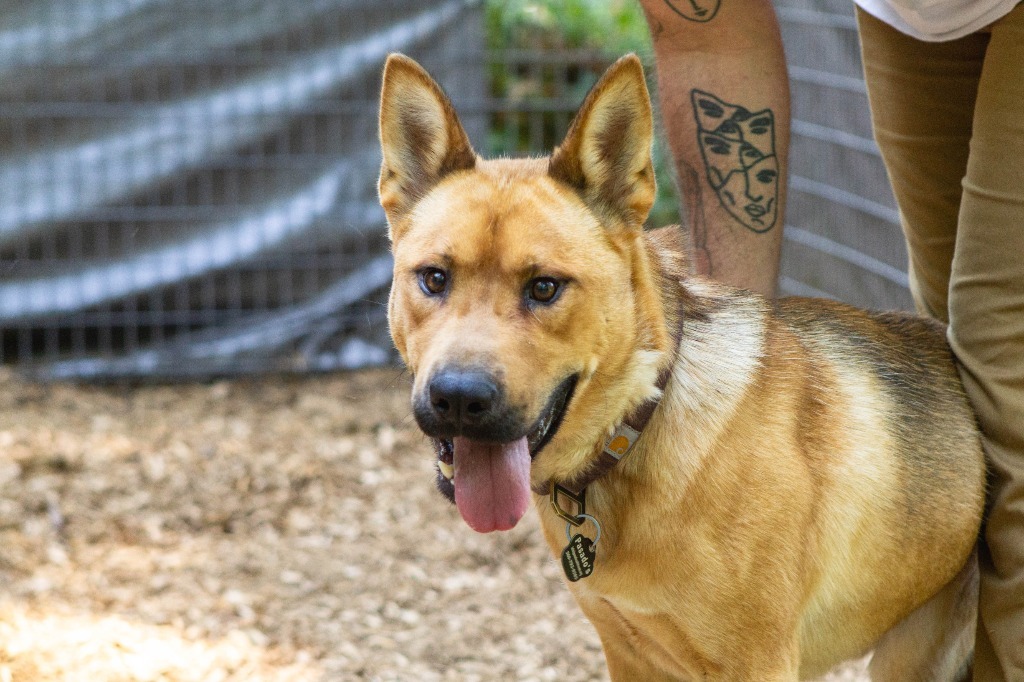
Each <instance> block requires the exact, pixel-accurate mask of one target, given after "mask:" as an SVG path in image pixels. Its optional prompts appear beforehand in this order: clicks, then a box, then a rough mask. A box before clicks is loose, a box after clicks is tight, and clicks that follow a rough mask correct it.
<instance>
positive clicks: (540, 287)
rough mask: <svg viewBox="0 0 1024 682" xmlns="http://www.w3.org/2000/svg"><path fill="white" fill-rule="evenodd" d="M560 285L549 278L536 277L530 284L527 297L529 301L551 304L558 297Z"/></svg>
mask: <svg viewBox="0 0 1024 682" xmlns="http://www.w3.org/2000/svg"><path fill="white" fill-rule="evenodd" d="M559 288H560V285H559V283H558V281H557V280H554V279H551V278H550V277H538V278H537V279H535V280H533V281H532V282H530V288H529V290H528V291H529V296H530V300H531V301H536V302H538V303H551V302H552V301H554V300H555V298H556V297H557V296H558V290H559Z"/></svg>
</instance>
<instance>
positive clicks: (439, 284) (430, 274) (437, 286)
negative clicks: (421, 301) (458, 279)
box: [420, 268, 448, 296]
mask: <svg viewBox="0 0 1024 682" xmlns="http://www.w3.org/2000/svg"><path fill="white" fill-rule="evenodd" d="M420 288H421V289H423V293H425V294H428V295H430V296H437V295H438V294H443V293H444V290H445V289H447V288H448V274H447V273H446V272H445V271H444V270H439V269H437V268H423V270H421V271H420Z"/></svg>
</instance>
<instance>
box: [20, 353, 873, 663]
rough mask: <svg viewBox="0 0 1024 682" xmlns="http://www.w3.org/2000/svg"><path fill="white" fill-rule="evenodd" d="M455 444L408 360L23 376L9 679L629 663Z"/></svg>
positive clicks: (529, 527)
mask: <svg viewBox="0 0 1024 682" xmlns="http://www.w3.org/2000/svg"><path fill="white" fill-rule="evenodd" d="M431 460H432V455H431V451H430V448H429V446H428V444H427V443H426V441H425V440H424V439H423V438H422V436H420V435H419V434H418V432H417V431H416V429H415V425H414V424H413V423H412V420H411V416H410V413H409V407H408V381H407V379H406V378H405V377H404V376H403V375H402V374H401V373H400V372H399V371H398V370H379V371H369V372H361V373H355V374H345V375H339V376H332V377H319V378H311V379H281V378H275V379H267V380H259V381H238V382H220V383H214V384H207V385H195V384H192V385H180V386H147V387H113V388H109V387H108V388H99V387H89V386H85V387H82V386H68V385H50V386H40V385H33V384H26V383H23V382H21V381H19V380H18V379H16V378H14V377H13V376H11V375H10V374H3V375H0V682H51V681H56V680H69V681H76V682H77V681H82V682H129V681H131V682H157V681H161V682H163V681H167V682H227V681H232V682H235V681H238V682H241V681H245V682H271V681H273V682H279V681H285V680H288V681H293V680H297V681H320V680H331V681H333V680H402V681H405V680H410V681H417V682H421V681H422V682H426V681H430V680H458V681H462V680H467V681H472V680H481V681H487V680H559V681H573V680H580V681H583V680H606V679H607V673H606V672H605V667H604V661H603V657H602V654H601V648H600V644H599V642H598V639H597V635H596V634H595V632H594V629H593V627H592V626H591V625H590V624H589V623H588V622H587V620H586V619H585V618H584V617H583V615H582V614H581V613H580V611H579V609H578V608H577V607H576V606H575V604H574V603H573V601H572V599H571V597H570V596H569V594H568V592H567V590H566V589H565V587H564V585H563V584H562V580H561V578H560V575H559V574H560V569H559V567H558V566H557V565H556V563H555V561H554V559H552V558H551V557H550V556H549V555H548V552H547V548H546V547H545V546H544V544H543V541H542V540H541V538H540V534H539V530H538V529H537V522H536V518H535V517H534V516H533V512H532V511H531V512H530V514H529V515H528V516H527V518H526V519H525V520H524V522H522V523H520V524H519V526H517V527H516V529H515V530H513V531H511V532H508V533H500V534H491V535H486V536H485V535H478V534H476V533H474V532H473V531H471V530H470V529H469V528H468V527H467V526H466V525H465V523H463V522H462V520H461V519H460V518H459V516H458V514H457V512H456V511H455V509H454V508H453V507H451V506H450V505H449V504H448V503H447V502H445V501H444V500H443V499H442V498H441V497H440V496H439V495H438V494H437V493H436V492H435V491H434V489H433V484H432V480H433V473H432V468H433V465H432V461H431ZM860 670H861V667H850V668H847V669H844V670H842V671H839V672H837V673H835V674H834V675H833V676H832V677H831V678H829V679H830V680H833V681H834V682H838V681H840V680H846V681H855V680H861V679H863V675H862V673H861V672H860Z"/></svg>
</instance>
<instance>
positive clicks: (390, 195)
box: [378, 54, 476, 228]
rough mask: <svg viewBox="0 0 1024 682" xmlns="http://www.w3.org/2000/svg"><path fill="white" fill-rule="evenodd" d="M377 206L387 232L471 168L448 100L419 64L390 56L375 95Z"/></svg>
mask: <svg viewBox="0 0 1024 682" xmlns="http://www.w3.org/2000/svg"><path fill="white" fill-rule="evenodd" d="M380 145H381V151H382V154H383V163H382V164H381V169H380V181H379V183H378V190H379V192H380V203H381V205H382V206H383V207H384V212H385V213H386V214H387V217H388V222H389V223H391V225H392V228H393V227H394V225H395V221H396V220H397V219H399V218H401V216H402V215H403V214H404V213H405V212H406V211H408V210H409V209H410V208H411V207H412V206H413V204H415V203H416V201H418V200H419V199H421V198H422V197H423V196H424V195H425V194H426V193H427V192H428V191H429V190H430V189H431V188H432V187H433V186H434V185H435V184H437V183H438V182H439V181H440V180H441V179H442V178H443V177H444V176H446V175H448V174H449V173H453V172H455V171H458V170H469V169H471V168H473V167H474V166H475V165H476V154H475V153H474V151H473V147H472V146H471V145H470V143H469V137H468V136H467V135H466V131H465V130H464V129H463V127H462V124H461V123H460V122H459V118H458V116H457V115H456V114H455V109H454V108H453V107H452V103H451V100H449V99H448V97H447V96H446V95H445V94H444V92H443V91H442V90H441V86H439V85H438V84H437V83H435V82H434V79H432V78H431V77H430V75H429V74H428V73H427V72H426V71H424V70H423V67H421V66H420V65H419V64H417V63H416V62H414V61H413V60H412V59H409V58H408V57H406V56H405V55H401V54H392V55H390V56H389V57H388V61H387V63H386V64H385V65H384V80H383V85H382V87H381V94H380Z"/></svg>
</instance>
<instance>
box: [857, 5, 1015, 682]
mask: <svg viewBox="0 0 1024 682" xmlns="http://www.w3.org/2000/svg"><path fill="white" fill-rule="evenodd" d="M857 15H858V16H857V18H858V22H859V24H860V35H861V47H862V50H863V58H864V71H865V75H866V80H867V84H868V96H869V99H870V102H871V113H872V119H873V122H874V127H875V137H876V139H877V141H878V145H879V147H880V148H881V150H882V156H883V158H884V159H885V165H886V167H887V169H888V171H889V176H890V179H891V181H892V186H893V191H894V193H895V195H896V200H897V203H898V204H899V208H900V214H901V217H902V221H903V229H904V232H905V235H906V239H907V246H908V249H909V252H910V281H911V290H912V293H913V295H914V301H915V302H916V304H917V307H918V310H919V311H920V312H921V313H923V314H927V315H931V316H933V317H936V318H938V319H941V320H944V321H947V322H949V325H950V326H949V341H950V344H951V345H952V347H953V350H954V352H955V353H956V356H957V358H958V359H959V361H960V363H961V376H962V378H963V381H964V386H965V388H966V389H967V394H968V396H969V397H970V399H971V402H972V404H973V406H974V409H975V411H976V412H977V415H978V420H979V423H980V424H981V429H982V432H983V436H984V445H985V452H986V455H987V456H988V460H989V465H990V470H991V488H990V495H989V505H990V510H989V513H988V516H987V521H986V525H985V531H984V539H985V543H983V545H985V546H983V547H982V553H981V554H982V561H981V566H982V580H981V602H980V618H979V624H978V637H977V644H976V648H975V673H974V679H975V680H984V681H985V682H989V681H990V680H1014V681H1018V682H1019V681H1024V4H1020V5H1017V7H1016V8H1015V9H1014V10H1012V11H1011V12H1010V13H1009V14H1007V15H1006V16H1005V17H1004V18H1002V19H1000V20H999V21H997V22H996V23H994V24H992V25H991V26H990V27H988V28H986V29H985V30H983V31H979V32H978V33H975V34H973V35H970V36H967V37H965V38H961V39H959V40H955V41H950V42H944V43H926V42H922V41H919V40H916V39H914V38H910V37H908V36H906V35H904V34H902V33H900V32H898V31H896V30H895V29H893V28H891V27H890V26H888V25H887V24H885V23H883V22H881V21H879V20H878V19H875V18H874V17H872V16H870V15H868V14H866V13H865V12H863V11H860V10H858V12H857Z"/></svg>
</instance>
